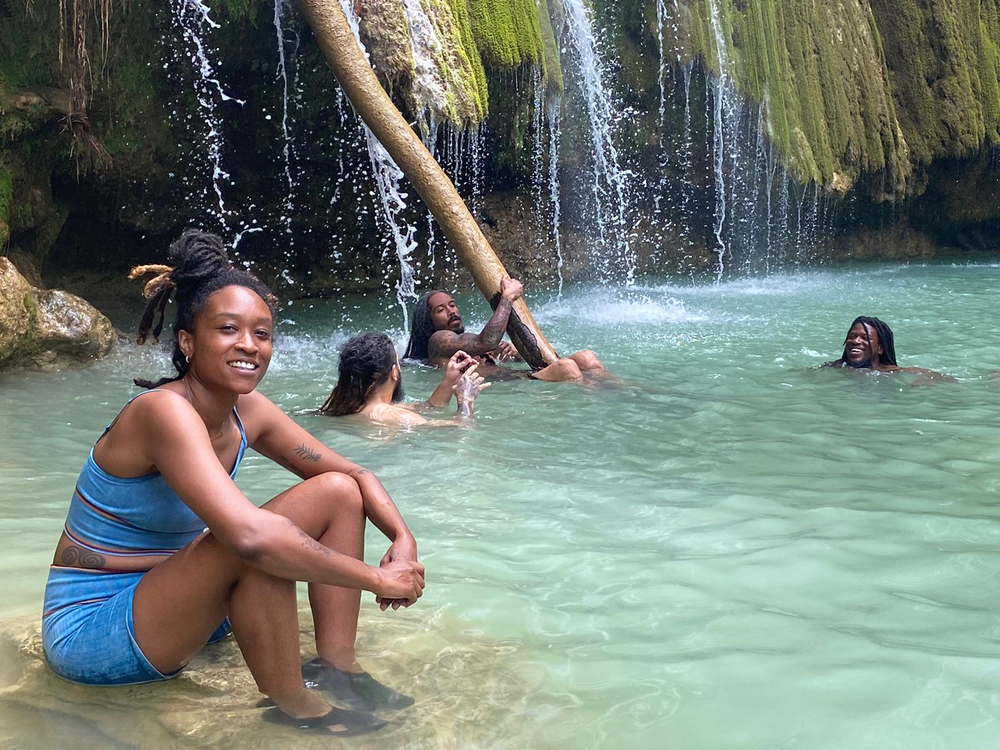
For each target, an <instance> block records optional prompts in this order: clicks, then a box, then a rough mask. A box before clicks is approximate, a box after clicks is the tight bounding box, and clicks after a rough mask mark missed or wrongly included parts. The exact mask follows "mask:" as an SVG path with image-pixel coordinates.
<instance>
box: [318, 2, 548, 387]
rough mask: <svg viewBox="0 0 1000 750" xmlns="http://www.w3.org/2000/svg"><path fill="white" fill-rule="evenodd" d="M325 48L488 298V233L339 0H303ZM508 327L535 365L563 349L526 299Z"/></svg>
mask: <svg viewBox="0 0 1000 750" xmlns="http://www.w3.org/2000/svg"><path fill="white" fill-rule="evenodd" d="M299 5H300V6H301V8H302V10H303V12H304V14H305V17H306V20H307V21H308V22H309V26H310V27H311V28H312V32H313V35H314V36H315V37H316V41H317V42H319V46H320V49H322V50H323V54H324V55H325V56H326V59H327V62H329V64H330V67H331V68H332V69H333V72H334V75H336V76H337V80H338V81H340V85H341V87H342V88H343V89H344V93H345V94H347V98H348V99H350V101H351V104H353V105H354V109H356V110H357V112H358V114H359V115H361V119H362V120H364V121H365V124H367V125H368V127H369V128H370V129H371V131H372V132H373V133H374V134H375V137H376V138H378V139H379V141H381V142H382V145H383V146H385V148H386V150H387V151H388V152H389V154H390V155H391V156H392V158H393V160H394V161H395V162H396V164H397V165H398V166H399V168H400V169H402V170H403V174H405V175H406V176H407V178H408V179H409V180H410V182H411V183H412V184H413V186H414V187H415V188H416V190H417V192H418V193H419V194H420V197H421V198H423V201H424V203H426V204H427V207H428V208H429V209H430V210H431V213H432V214H434V218H435V219H437V221H438V223H439V224H440V225H441V229H442V230H443V231H444V234H445V236H446V237H447V238H448V240H449V242H451V244H452V246H453V247H454V248H455V251H456V252H457V253H458V256H459V258H460V259H461V261H462V263H463V264H464V265H465V267H466V268H468V269H469V271H470V272H471V273H472V278H473V279H474V280H475V282H476V286H477V287H479V291H480V292H482V293H483V296H484V297H486V299H487V300H491V301H492V300H493V299H494V298H495V297H496V296H497V295H498V294H499V292H500V281H501V280H502V279H503V278H504V277H505V276H507V275H508V274H507V271H506V270H505V269H504V267H503V264H502V263H501V262H500V259H499V258H498V257H497V255H496V253H495V252H494V251H493V248H492V247H490V243H489V242H488V241H487V240H486V237H485V236H483V233H482V230H480V228H479V225H478V224H476V221H475V219H473V218H472V214H471V213H469V209H468V208H467V207H466V205H465V202H464V201H463V200H462V197H461V196H460V195H459V194H458V191H457V190H455V186H454V185H453V184H452V182H451V180H450V179H449V178H448V176H447V175H446V174H445V173H444V171H443V170H442V169H441V167H440V165H438V163H437V161H435V160H434V157H433V156H431V154H430V152H429V151H428V150H427V149H426V147H425V146H424V144H423V143H422V142H421V140H420V139H419V138H418V137H417V135H416V133H414V132H413V130H412V129H411V128H410V126H409V124H408V123H407V122H406V120H404V119H403V116H402V115H401V114H400V112H399V110H398V109H396V105H394V104H393V103H392V100H391V99H389V96H388V94H386V93H385V91H384V90H383V89H382V86H381V85H380V84H379V82H378V79H377V78H376V77H375V73H374V71H372V69H371V66H370V65H369V64H368V61H367V60H366V59H365V56H364V54H363V53H362V52H361V48H360V47H359V46H358V43H357V40H356V39H355V38H354V34H353V32H352V31H351V27H350V25H349V24H348V21H347V17H346V16H345V15H344V11H343V9H342V8H341V7H340V2H339V0H299ZM507 333H508V335H509V336H510V338H511V341H512V342H513V344H514V346H515V347H516V348H517V350H518V352H520V354H521V356H522V357H523V358H524V361H525V362H527V363H528V364H529V365H530V366H531V367H532V368H533V369H536V370H538V369H541V368H543V367H545V366H546V365H550V364H552V363H553V362H555V361H556V360H557V359H558V358H559V355H557V354H556V353H555V350H554V349H553V348H552V346H551V345H550V344H549V342H548V341H547V340H546V339H545V336H544V335H543V334H542V332H541V330H540V329H539V328H538V324H537V323H535V320H534V318H532V316H531V311H530V310H529V309H528V306H527V304H525V302H524V300H521V299H519V300H517V301H516V302H515V303H514V305H513V312H511V316H510V322H509V323H508V325H507Z"/></svg>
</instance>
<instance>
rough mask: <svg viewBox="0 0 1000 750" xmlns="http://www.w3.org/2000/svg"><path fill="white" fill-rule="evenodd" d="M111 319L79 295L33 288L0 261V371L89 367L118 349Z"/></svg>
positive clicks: (13, 268) (9, 265) (5, 260)
mask: <svg viewBox="0 0 1000 750" xmlns="http://www.w3.org/2000/svg"><path fill="white" fill-rule="evenodd" d="M115 339H116V334H115V329H114V327H113V326H112V325H111V321H110V320H108V319H107V318H106V317H105V316H104V315H102V314H101V313H100V312H98V310H96V309H95V308H94V307H93V306H92V305H90V304H89V303H87V302H86V301H85V300H83V299H80V298H79V297H77V296H75V295H73V294H69V293H68V292H64V291H60V290H42V289H35V288H34V287H32V286H31V284H29V283H28V282H27V280H26V279H25V278H24V277H23V276H22V275H21V274H20V273H19V272H18V270H17V269H16V268H15V267H14V264H13V263H11V262H10V260H8V259H7V258H0V369H7V368H12V367H17V368H24V369H35V370H58V369H61V368H63V367H74V366H80V365H85V364H89V363H91V362H93V361H95V360H97V359H100V358H102V357H104V356H106V355H107V354H108V353H109V352H110V351H111V349H112V347H113V346H114V343H115Z"/></svg>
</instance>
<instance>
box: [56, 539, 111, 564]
mask: <svg viewBox="0 0 1000 750" xmlns="http://www.w3.org/2000/svg"><path fill="white" fill-rule="evenodd" d="M59 562H61V563H62V564H63V565H67V566H69V567H73V568H103V567H104V562H105V560H104V557H103V556H102V555H99V554H97V553H96V552H91V551H90V550H89V549H83V548H81V547H77V546H75V545H72V544H71V545H69V546H68V547H67V548H66V549H64V550H63V551H62V554H61V555H59Z"/></svg>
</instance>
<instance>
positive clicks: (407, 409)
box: [319, 331, 490, 427]
mask: <svg viewBox="0 0 1000 750" xmlns="http://www.w3.org/2000/svg"><path fill="white" fill-rule="evenodd" d="M478 366H479V365H478V363H477V362H476V361H475V360H474V359H473V358H472V357H470V356H469V355H468V354H466V353H465V352H455V354H454V355H452V357H451V359H449V360H448V364H447V366H446V367H445V373H444V377H443V378H441V383H440V384H439V385H438V387H437V388H436V389H435V390H434V393H432V394H431V395H430V397H429V398H428V399H427V400H426V401H421V402H419V403H416V404H403V403H401V402H402V400H403V373H402V371H401V369H400V367H399V355H397V354H396V347H395V346H393V343H392V339H390V338H389V337H388V336H387V335H386V334H384V333H382V332H375V331H368V332H367V333H359V334H358V335H357V336H353V337H351V339H350V340H349V341H348V342H347V343H346V344H344V348H343V349H341V351H340V365H339V367H338V379H337V385H336V386H335V387H334V389H333V392H332V393H331V394H330V397H329V398H327V400H326V401H325V402H324V404H323V406H321V407H320V410H319V412H320V414H325V415H327V416H330V417H346V416H351V415H353V414H360V415H363V416H365V417H368V418H369V419H371V420H372V421H374V422H381V423H383V424H396V425H401V426H404V427H413V426H417V425H431V426H438V425H457V424H460V423H461V422H463V421H464V420H466V419H468V418H470V417H471V416H472V412H473V404H475V401H476V396H478V395H479V394H480V393H482V391H484V390H485V389H486V388H489V386H490V384H489V383H485V382H483V380H484V378H483V376H482V375H480V374H479V373H478V372H476V370H477V368H478ZM452 395H455V396H456V397H457V399H458V412H457V413H456V415H455V418H456V420H457V421H455V420H443V419H435V420H428V419H425V418H424V417H423V416H422V415H420V414H417V412H416V410H417V409H423V408H427V407H432V408H438V409H440V408H442V407H445V406H447V405H448V404H449V403H450V402H451V397H452Z"/></svg>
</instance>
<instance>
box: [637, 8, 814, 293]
mask: <svg viewBox="0 0 1000 750" xmlns="http://www.w3.org/2000/svg"><path fill="white" fill-rule="evenodd" d="M678 7H679V6H678V5H677V3H676V1H675V3H674V12H675V13H676V12H677V9H678ZM708 11H709V17H708V21H709V27H710V30H711V33H712V39H713V43H714V50H715V55H716V62H717V65H718V76H712V75H710V74H709V73H708V72H707V71H705V77H706V81H705V111H704V116H705V124H706V136H707V138H706V140H707V143H706V144H705V148H706V149H707V153H708V156H709V159H710V162H711V176H712V183H713V184H712V193H711V195H712V200H713V202H714V207H713V208H712V209H711V210H710V212H709V213H710V225H711V226H710V228H709V230H708V231H709V232H710V240H709V242H710V244H711V245H712V248H713V250H714V252H715V256H716V260H715V279H716V281H721V280H722V279H723V278H724V277H725V276H727V275H728V276H734V275H747V274H753V273H765V274H766V273H771V272H772V271H776V270H779V269H781V268H783V267H787V266H788V265H790V264H794V265H798V264H800V263H801V262H804V261H807V260H809V259H810V252H811V250H812V249H813V248H814V247H815V246H816V245H817V244H818V243H819V242H820V241H821V240H822V239H823V236H824V235H825V233H826V232H828V230H829V225H830V224H829V223H830V216H829V212H828V211H827V210H826V204H825V202H823V201H821V199H820V186H819V185H816V184H814V183H810V184H808V185H797V184H796V183H795V182H794V180H792V178H791V176H790V175H789V173H788V171H787V170H786V169H785V168H784V167H783V166H782V165H781V163H780V156H779V154H778V152H777V150H776V149H775V145H774V143H773V141H772V140H771V138H770V134H771V132H772V127H771V122H770V117H771V114H770V112H771V106H770V96H769V92H768V90H767V87H766V86H765V87H764V92H763V99H762V101H761V103H760V104H759V105H758V104H754V103H753V102H751V101H749V100H748V99H747V98H746V97H744V96H743V95H742V94H741V93H740V92H739V91H737V89H736V86H735V83H734V80H733V67H732V66H733V59H732V56H731V51H730V48H729V39H728V37H727V35H726V32H725V27H724V19H723V16H722V11H721V6H720V0H709V2H708ZM668 15H669V14H668V5H667V1H666V0H657V29H658V31H657V34H658V39H659V41H660V43H661V61H660V62H661V65H660V87H661V90H660V117H659V123H660V128H661V134H662V135H661V158H660V169H661V187H666V186H667V183H666V179H667V177H666V171H667V169H668V167H669V160H668V159H667V157H666V156H665V154H664V152H663V151H662V149H663V148H665V147H666V145H667V144H666V143H665V142H666V140H667V137H666V135H665V131H666V125H667V122H666V107H667V105H668V102H669V101H670V97H669V96H668V94H667V81H666V76H667V74H666V70H665V63H664V60H665V59H666V57H667V53H666V49H665V42H666V39H665V36H666V30H667V29H669V28H671V25H670V24H668V22H667V19H668ZM674 20H675V21H676V16H675V18H674ZM672 31H673V32H674V34H675V38H674V44H675V46H674V50H675V52H677V58H676V59H677V62H676V70H678V71H679V73H680V75H681V80H682V82H683V107H684V119H683V133H682V136H681V143H679V144H677V147H676V153H677V154H678V155H679V158H678V162H677V164H676V166H677V169H678V171H679V173H680V174H681V175H682V178H681V186H680V187H681V189H680V190H679V191H677V190H673V191H671V190H668V191H667V192H668V194H669V193H670V192H673V193H674V196H673V198H672V201H673V202H672V203H671V205H670V207H669V210H668V209H666V208H661V205H660V202H659V200H657V202H656V204H655V205H656V210H654V215H656V216H657V218H658V221H659V222H660V225H661V226H668V225H669V221H668V220H667V219H666V218H664V216H665V215H667V214H670V213H671V212H672V213H673V215H676V216H679V217H680V219H681V222H689V221H690V220H691V219H693V218H694V214H693V213H692V209H693V208H694V207H693V206H691V205H690V203H691V200H692V199H693V197H694V194H695V188H694V184H695V183H694V180H693V176H694V175H693V174H692V170H693V166H694V159H695V157H694V152H695V149H696V148H697V146H698V144H695V143H694V140H693V137H692V109H691V95H692V93H691V89H692V81H691V78H692V72H693V70H692V69H693V66H694V62H690V63H687V64H684V63H682V62H681V58H680V55H679V49H680V42H679V39H678V38H677V35H678V34H679V33H680V32H679V28H678V24H677V23H674V24H672ZM675 80H676V78H675ZM675 91H676V88H675ZM676 98H677V97H675V100H676ZM678 106H680V103H678ZM678 192H679V195H677V193H678ZM692 230H693V227H690V226H687V227H683V228H682V231H687V232H690V231H692Z"/></svg>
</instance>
